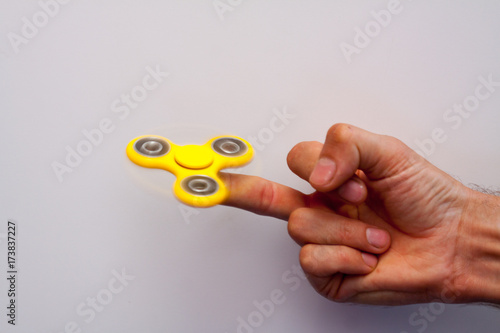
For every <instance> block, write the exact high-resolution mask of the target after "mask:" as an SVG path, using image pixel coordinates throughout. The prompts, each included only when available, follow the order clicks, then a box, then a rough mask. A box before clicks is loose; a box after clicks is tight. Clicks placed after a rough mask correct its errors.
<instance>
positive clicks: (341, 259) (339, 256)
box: [335, 248, 352, 267]
mask: <svg viewBox="0 0 500 333" xmlns="http://www.w3.org/2000/svg"><path fill="white" fill-rule="evenodd" d="M335 261H336V262H337V264H338V266H340V267H346V266H349V264H350V263H351V262H352V258H351V256H350V255H349V253H348V252H347V251H345V249H344V248H340V249H338V251H336V253H335Z"/></svg>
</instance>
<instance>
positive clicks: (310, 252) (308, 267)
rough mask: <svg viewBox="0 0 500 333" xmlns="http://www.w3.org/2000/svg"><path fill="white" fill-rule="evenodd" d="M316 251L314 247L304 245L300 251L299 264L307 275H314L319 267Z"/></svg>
mask: <svg viewBox="0 0 500 333" xmlns="http://www.w3.org/2000/svg"><path fill="white" fill-rule="evenodd" d="M314 252H315V249H314V246H312V245H309V244H308V245H304V246H303V247H302V249H301V250H300V254H299V262H300V265H301V266H302V269H303V270H304V272H306V273H312V274H314V273H315V271H316V267H317V262H316V261H317V260H316V257H315V255H314Z"/></svg>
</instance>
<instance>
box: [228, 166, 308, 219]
mask: <svg viewBox="0 0 500 333" xmlns="http://www.w3.org/2000/svg"><path fill="white" fill-rule="evenodd" d="M219 176H220V177H221V178H222V180H223V181H224V183H225V184H226V186H228V188H229V197H228V198H227V199H226V201H225V202H223V203H222V204H223V205H225V206H231V207H236V208H241V209H244V210H248V211H250V212H253V213H255V214H259V215H267V216H272V217H276V218H279V219H282V220H288V217H289V216H290V214H291V213H292V212H293V211H294V210H296V209H297V208H301V207H306V205H307V197H308V196H307V195H305V194H304V193H302V192H300V191H297V190H295V189H293V188H291V187H288V186H285V185H282V184H278V183H275V182H272V181H269V180H266V179H264V178H261V177H257V176H247V175H240V174H234V173H225V172H221V173H220V174H219Z"/></svg>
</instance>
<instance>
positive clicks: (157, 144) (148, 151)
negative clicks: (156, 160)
mask: <svg viewBox="0 0 500 333" xmlns="http://www.w3.org/2000/svg"><path fill="white" fill-rule="evenodd" d="M134 149H135V151H136V152H138V153H139V154H141V155H145V156H149V157H159V156H163V155H165V154H166V153H168V152H169V150H170V145H169V144H168V142H167V141H165V140H163V139H160V138H156V137H147V138H142V139H139V140H137V141H136V142H135V144H134Z"/></svg>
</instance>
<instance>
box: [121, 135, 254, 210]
mask: <svg viewBox="0 0 500 333" xmlns="http://www.w3.org/2000/svg"><path fill="white" fill-rule="evenodd" d="M253 154H254V150H253V148H252V146H251V145H250V144H249V143H248V142H247V141H245V140H243V139H242V138H238V137H235V136H218V137H215V138H213V139H211V140H209V141H208V142H207V143H205V144H204V145H201V146H198V145H185V146H178V145H176V144H174V143H173V142H171V141H170V140H168V139H166V138H164V137H161V136H157V135H144V136H140V137H138V138H135V139H134V140H132V141H130V143H129V144H128V145H127V156H128V157H129V158H130V160H132V162H134V163H135V164H137V165H140V166H142V167H146V168H156V169H163V170H167V171H169V172H171V173H173V174H174V175H175V176H176V177H177V179H176V181H175V183H174V186H173V190H174V194H175V195H176V196H177V198H178V199H179V200H180V201H182V202H184V203H185V204H188V205H191V206H197V207H210V206H214V205H217V204H220V203H221V202H223V201H224V200H225V199H226V198H227V197H228V195H229V190H228V189H227V187H226V186H225V185H224V183H223V182H222V180H221V179H220V177H219V176H218V174H219V171H220V170H221V169H224V168H232V167H238V166H243V165H245V164H247V163H248V162H250V161H251V159H252V157H253Z"/></svg>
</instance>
